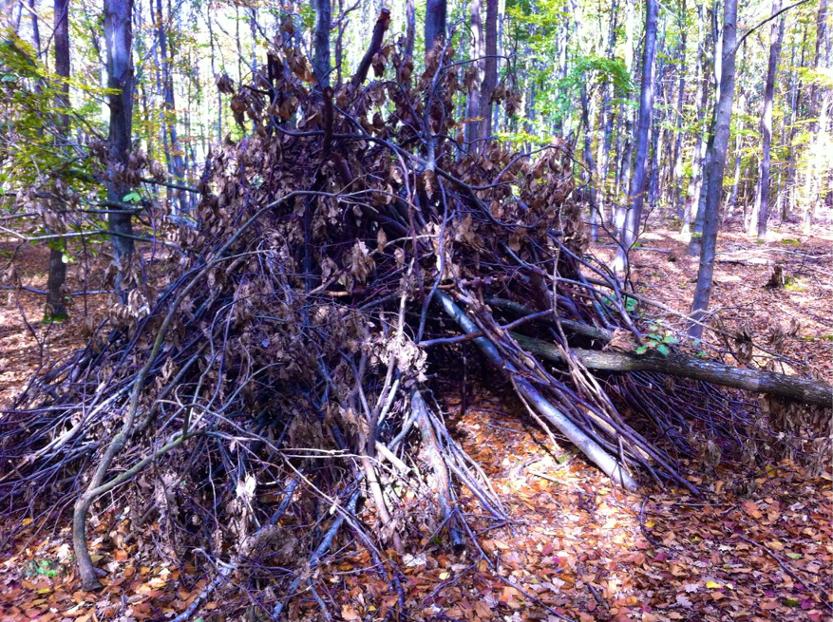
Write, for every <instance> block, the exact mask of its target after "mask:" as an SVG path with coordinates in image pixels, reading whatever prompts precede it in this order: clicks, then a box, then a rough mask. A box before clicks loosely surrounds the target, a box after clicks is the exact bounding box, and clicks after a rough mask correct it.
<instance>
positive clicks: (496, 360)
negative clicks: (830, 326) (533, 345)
mask: <svg viewBox="0 0 833 622" xmlns="http://www.w3.org/2000/svg"><path fill="white" fill-rule="evenodd" d="M435 295H436V296H437V299H438V300H439V301H440V304H441V305H442V307H443V310H444V311H445V312H446V314H447V315H448V316H449V317H451V318H452V319H453V320H454V321H455V322H457V324H458V325H459V326H460V328H462V329H463V330H464V331H465V332H466V333H473V332H476V331H477V330H478V328H477V325H476V324H475V323H474V322H473V321H472V319H471V318H470V317H469V316H468V315H466V314H465V313H464V312H463V310H462V309H460V307H458V306H457V304H456V303H455V302H454V301H453V300H452V299H451V298H450V297H449V296H448V294H446V293H445V292H440V291H438V292H437V293H436V294H435ZM474 342H475V343H476V344H477V345H478V347H479V348H480V349H481V350H482V351H483V353H484V354H485V355H486V357H487V358H488V359H489V360H490V361H491V362H492V363H493V364H494V365H495V366H496V367H499V368H500V369H502V370H503V371H504V372H506V374H507V375H508V376H509V377H510V378H511V380H512V382H513V383H514V385H515V387H516V389H517V391H518V393H520V394H521V396H523V398H524V399H526V400H527V401H528V402H530V403H531V404H532V405H533V406H534V407H535V410H537V411H538V412H539V413H540V415H541V416H542V417H543V418H544V419H546V420H547V421H548V422H549V423H551V424H552V425H554V426H555V427H556V428H557V429H558V430H559V431H560V432H561V433H562V434H564V436H566V437H567V438H568V439H569V440H570V442H571V443H573V445H575V446H576V447H577V448H578V449H579V450H580V451H581V452H582V453H583V454H584V455H585V456H587V458H588V459H589V460H590V461H591V462H593V463H594V464H595V465H596V466H598V467H599V468H600V469H601V470H602V471H603V472H604V473H605V474H606V475H608V476H609V477H610V478H611V479H612V480H613V481H615V482H616V483H618V484H621V485H622V486H623V487H624V488H626V489H628V490H631V491H633V490H637V488H638V485H637V483H636V481H635V480H634V479H633V478H632V477H631V476H630V474H629V473H627V471H625V469H624V467H623V465H622V464H621V463H620V462H619V461H618V460H616V458H614V457H613V456H611V455H610V454H609V453H608V452H606V451H605V450H604V448H602V446H601V445H599V444H598V443H597V442H596V441H595V440H593V439H592V438H591V437H589V436H588V435H587V434H585V433H584V432H583V431H582V430H581V429H580V428H579V427H578V426H577V425H576V424H575V423H573V422H572V421H571V420H570V419H569V418H568V417H567V416H566V415H565V414H564V413H562V412H561V411H560V410H558V409H557V408H556V407H555V406H553V405H552V403H550V401H549V400H547V399H546V397H544V395H543V394H542V393H541V392H540V391H538V389H536V388H535V387H534V386H533V384H532V383H531V382H530V381H529V380H527V379H526V378H525V377H524V376H523V375H522V374H521V373H519V371H518V369H517V368H516V367H515V366H514V365H513V364H512V363H511V362H509V361H507V360H506V359H504V357H502V356H501V354H500V352H498V349H497V348H496V347H495V345H494V344H493V343H492V342H491V341H489V340H488V339H487V338H485V337H477V338H476V339H475V340H474Z"/></svg>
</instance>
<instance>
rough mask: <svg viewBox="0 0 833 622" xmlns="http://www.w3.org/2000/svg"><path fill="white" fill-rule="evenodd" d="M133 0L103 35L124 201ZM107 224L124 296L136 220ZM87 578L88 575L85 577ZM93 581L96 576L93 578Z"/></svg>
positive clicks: (110, 5)
mask: <svg viewBox="0 0 833 622" xmlns="http://www.w3.org/2000/svg"><path fill="white" fill-rule="evenodd" d="M132 13H133V0H104V34H105V37H104V39H105V41H106V45H107V88H109V89H111V90H112V92H111V93H110V94H109V95H108V96H107V99H108V101H109V104H110V131H109V134H108V138H107V145H108V148H107V159H108V169H107V199H108V200H109V201H112V202H117V203H119V202H121V201H122V198H123V197H124V195H125V194H127V193H128V192H129V191H130V186H129V185H128V184H127V183H126V182H125V179H124V174H123V172H122V171H124V170H125V169H126V168H127V166H128V161H129V158H130V149H131V142H130V141H131V130H132V127H133V121H132V114H133V61H132V59H131V54H130V52H131V46H132V42H133V29H132V22H131V17H132ZM108 226H109V230H110V236H111V238H112V241H113V258H114V261H115V264H116V270H117V275H116V284H115V285H116V291H117V292H118V293H119V295H120V296H122V298H125V287H126V286H127V282H126V277H127V275H128V273H129V271H130V264H131V261H132V258H133V237H132V236H133V223H132V222H131V218H130V214H125V213H122V212H111V213H110V214H109V215H108ZM82 579H84V581H85V582H86V581H87V579H88V578H87V577H82ZM93 582H95V578H94V577H93Z"/></svg>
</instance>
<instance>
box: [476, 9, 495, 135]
mask: <svg viewBox="0 0 833 622" xmlns="http://www.w3.org/2000/svg"><path fill="white" fill-rule="evenodd" d="M499 11H500V7H499V6H498V0H486V32H485V35H484V44H485V54H486V58H485V60H484V62H483V84H482V86H481V88H480V114H481V115H482V116H483V127H482V129H481V131H480V138H482V139H484V140H489V139H491V138H492V108H493V106H492V94H493V93H494V92H495V88H496V87H497V54H498V13H499Z"/></svg>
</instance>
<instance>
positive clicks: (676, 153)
mask: <svg viewBox="0 0 833 622" xmlns="http://www.w3.org/2000/svg"><path fill="white" fill-rule="evenodd" d="M685 16H686V3H685V0H683V1H682V3H681V6H680V20H679V28H680V46H679V49H678V51H677V66H676V69H677V72H678V74H679V76H678V78H677V108H676V111H677V114H676V120H675V122H674V146H673V148H672V151H671V161H670V162H669V173H670V174H669V177H668V181H669V184H668V185H669V189H670V192H671V193H672V194H671V205H672V206H673V208H674V209H675V210H676V212H677V215H678V216H680V217H681V216H682V210H680V208H679V204H680V203H679V202H680V194H681V193H682V180H681V177H682V172H683V171H682V157H681V156H682V149H681V146H682V142H683V104H684V103H685V85H686V71H685V70H686V63H685V57H686V44H687V41H686V35H687V28H686V25H685V19H686V18H685Z"/></svg>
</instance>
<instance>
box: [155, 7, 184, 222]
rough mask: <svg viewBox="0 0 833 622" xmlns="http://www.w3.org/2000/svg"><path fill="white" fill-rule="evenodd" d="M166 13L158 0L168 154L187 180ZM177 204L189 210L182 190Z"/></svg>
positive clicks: (176, 194)
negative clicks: (177, 127)
mask: <svg viewBox="0 0 833 622" xmlns="http://www.w3.org/2000/svg"><path fill="white" fill-rule="evenodd" d="M165 23H166V20H165V13H164V11H163V9H162V0H156V38H157V41H158V43H159V54H160V56H161V61H162V62H161V65H162V96H163V98H164V102H165V106H164V109H165V124H164V128H165V129H166V130H167V146H168V150H167V151H166V154H165V155H166V156H167V158H168V162H169V164H170V171H171V173H172V174H173V176H174V179H176V180H177V181H180V182H182V181H185V166H184V162H183V157H182V156H183V150H182V145H180V144H179V137H178V135H177V129H176V118H177V114H176V99H175V96H174V81H173V75H172V71H171V62H172V57H173V51H172V50H171V47H170V45H169V41H168V33H167V30H166V27H165ZM174 200H175V204H176V205H178V206H179V212H180V213H186V212H187V211H188V199H187V197H186V196H185V193H184V192H183V191H182V190H176V191H175V192H174Z"/></svg>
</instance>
